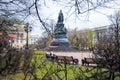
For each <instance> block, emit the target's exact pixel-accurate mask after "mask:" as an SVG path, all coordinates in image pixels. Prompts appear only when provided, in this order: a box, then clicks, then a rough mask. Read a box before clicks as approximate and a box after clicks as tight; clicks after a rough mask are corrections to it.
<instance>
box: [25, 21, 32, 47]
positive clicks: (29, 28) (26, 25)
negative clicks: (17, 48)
mask: <svg viewBox="0 0 120 80" xmlns="http://www.w3.org/2000/svg"><path fill="white" fill-rule="evenodd" d="M24 29H25V32H26V33H27V36H26V46H25V49H29V47H28V33H29V32H31V30H32V27H30V26H29V23H26V24H25V26H24Z"/></svg>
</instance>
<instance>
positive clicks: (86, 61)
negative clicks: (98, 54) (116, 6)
mask: <svg viewBox="0 0 120 80" xmlns="http://www.w3.org/2000/svg"><path fill="white" fill-rule="evenodd" d="M101 60H102V59H101V58H84V59H82V65H87V66H89V64H95V65H96V66H100V61H101Z"/></svg>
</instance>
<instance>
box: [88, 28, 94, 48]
mask: <svg viewBox="0 0 120 80" xmlns="http://www.w3.org/2000/svg"><path fill="white" fill-rule="evenodd" d="M87 39H88V47H89V48H91V47H92V46H93V31H92V29H88V35H87Z"/></svg>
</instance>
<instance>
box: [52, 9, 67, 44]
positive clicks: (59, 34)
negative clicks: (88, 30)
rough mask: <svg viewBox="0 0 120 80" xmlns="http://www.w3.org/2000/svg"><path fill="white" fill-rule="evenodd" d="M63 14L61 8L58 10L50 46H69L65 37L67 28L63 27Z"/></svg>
mask: <svg viewBox="0 0 120 80" xmlns="http://www.w3.org/2000/svg"><path fill="white" fill-rule="evenodd" d="M63 21H64V16H63V13H62V10H60V12H59V16H58V21H57V24H56V26H55V29H54V39H53V40H52V42H51V46H69V41H68V39H67V36H66V35H67V29H66V28H65V27H64V23H63Z"/></svg>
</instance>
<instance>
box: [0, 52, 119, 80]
mask: <svg viewBox="0 0 120 80" xmlns="http://www.w3.org/2000/svg"><path fill="white" fill-rule="evenodd" d="M103 71H107V70H106V69H98V68H93V67H85V66H78V65H67V66H66V68H65V65H64V64H58V63H54V62H51V61H47V60H45V52H44V51H38V50H37V51H35V52H34V55H33V58H32V61H31V68H30V69H28V71H27V72H28V75H27V78H26V80H34V79H35V77H36V78H38V79H39V80H42V79H43V78H44V80H48V79H50V78H52V80H66V78H67V80H76V78H77V77H80V78H82V80H95V78H90V79H87V78H88V77H91V76H92V75H93V74H95V73H97V76H98V77H99V76H102V77H106V76H108V73H105V74H101V72H103ZM66 73H67V74H66ZM116 74H120V73H116ZM23 79H24V73H23V72H22V71H21V72H19V73H15V74H9V75H6V76H1V77H0V80H23ZM115 80H120V77H116V78H115Z"/></svg>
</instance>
